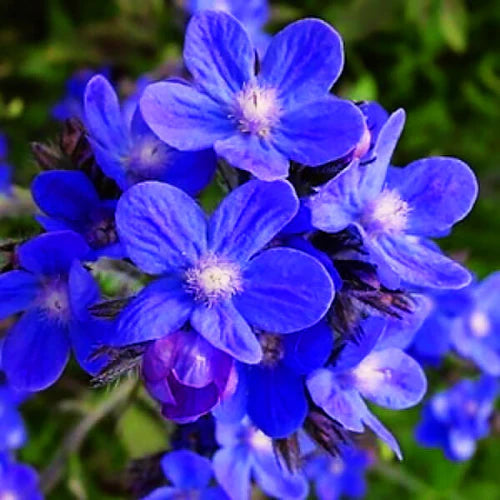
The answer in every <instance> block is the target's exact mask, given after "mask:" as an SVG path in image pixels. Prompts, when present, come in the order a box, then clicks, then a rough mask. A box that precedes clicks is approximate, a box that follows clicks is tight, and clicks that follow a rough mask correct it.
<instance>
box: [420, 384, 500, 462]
mask: <svg viewBox="0 0 500 500" xmlns="http://www.w3.org/2000/svg"><path fill="white" fill-rule="evenodd" d="M497 395H498V381H497V380H495V379H494V378H492V377H489V376H483V377H482V378H481V379H479V380H476V381H473V380H463V381H461V382H459V383H458V384H456V385H454V386H453V387H452V388H451V389H448V390H446V391H444V392H440V393H438V394H436V395H435V396H433V397H432V398H431V399H430V400H429V401H428V402H427V403H426V405H425V407H424V409H423V413H422V421H421V422H420V424H419V425H418V427H417V429H416V438H417V441H418V442H419V443H420V444H421V445H422V446H430V447H438V448H441V449H442V450H443V452H444V454H445V455H446V457H447V458H448V459H450V460H457V461H460V460H468V459H469V458H471V457H472V455H473V454H474V452H475V451H476V441H477V440H478V439H481V438H483V437H485V436H486V435H487V434H488V433H489V419H490V417H491V414H492V412H493V409H494V404H495V399H496V397H497Z"/></svg>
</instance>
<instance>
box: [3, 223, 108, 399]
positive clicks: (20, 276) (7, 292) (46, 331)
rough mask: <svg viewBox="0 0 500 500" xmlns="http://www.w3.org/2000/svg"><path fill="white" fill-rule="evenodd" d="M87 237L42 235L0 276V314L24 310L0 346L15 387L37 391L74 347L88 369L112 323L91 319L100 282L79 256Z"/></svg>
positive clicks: (62, 233)
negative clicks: (13, 265)
mask: <svg viewBox="0 0 500 500" xmlns="http://www.w3.org/2000/svg"><path fill="white" fill-rule="evenodd" d="M88 251H89V248H88V246H87V244H86V243H85V241H84V240H83V239H82V238H81V237H80V236H79V235H78V234H76V233H74V232H71V231H60V232H53V233H47V234H43V235H41V236H38V237H36V238H34V239H32V240H31V241H28V242H27V243H24V244H23V245H21V246H20V247H19V248H18V250H17V258H18V260H19V269H15V270H12V271H9V272H7V273H5V274H2V275H0V317H1V318H5V317H7V316H10V315H12V314H15V313H18V312H20V311H25V312H24V314H23V315H22V316H21V318H20V319H19V320H18V321H17V322H16V323H15V324H14V325H13V326H12V327H11V328H10V330H9V332H8V333H7V337H6V338H5V342H4V345H3V349H2V359H3V369H4V371H5V373H6V374H7V377H8V379H9V382H10V383H11V384H12V386H13V387H14V388H16V389H19V390H27V391H39V390H41V389H45V388H47V387H48V386H50V385H52V384H53V383H54V382H55V381H56V380H57V379H58V378H59V376H60V375H61V373H62V371H63V369H64V367H65V365H66V363H67V361H68V357H69V352H70V348H73V350H74V352H75V355H76V357H77V359H78V361H79V362H80V364H81V365H82V367H83V368H85V369H86V370H87V371H89V372H91V373H92V372H95V371H97V370H98V369H99V368H100V363H101V362H100V361H98V362H96V361H89V359H88V358H89V356H90V355H91V354H92V352H93V349H94V348H96V347H97V346H98V345H99V342H100V339H101V338H105V337H106V336H107V335H108V328H109V327H108V325H104V323H103V322H102V321H99V320H94V319H93V318H91V317H90V314H89V313H88V311H87V307H88V306H89V305H91V304H92V303H95V302H97V301H98V300H99V292H98V288H97V284H96V283H95V281H94V280H93V278H92V276H91V275H90V273H89V272H88V271H87V270H86V269H85V268H84V267H83V266H82V264H81V262H80V260H81V259H83V258H84V257H85V256H86V255H87V254H88Z"/></svg>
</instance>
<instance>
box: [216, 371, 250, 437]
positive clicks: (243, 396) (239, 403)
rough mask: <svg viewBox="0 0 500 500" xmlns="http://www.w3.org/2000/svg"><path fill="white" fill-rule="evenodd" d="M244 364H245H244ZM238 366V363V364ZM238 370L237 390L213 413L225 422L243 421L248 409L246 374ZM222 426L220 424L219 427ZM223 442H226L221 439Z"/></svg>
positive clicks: (218, 419)
mask: <svg viewBox="0 0 500 500" xmlns="http://www.w3.org/2000/svg"><path fill="white" fill-rule="evenodd" d="M243 366H244V365H243ZM237 367H238V365H237ZM240 372H241V370H238V382H237V385H236V390H235V392H234V393H233V394H232V395H231V396H230V397H229V398H226V399H225V400H223V401H221V403H220V404H219V405H218V406H217V407H216V408H214V410H213V411H212V415H213V416H214V417H215V418H216V419H217V421H218V422H221V423H223V424H237V423H239V422H241V421H242V419H243V417H244V416H245V415H246V411H247V400H248V391H247V385H246V378H245V377H244V374H241V375H240ZM219 427H220V428H221V427H222V426H218V428H219ZM219 442H220V443H221V444H225V443H223V442H222V441H219Z"/></svg>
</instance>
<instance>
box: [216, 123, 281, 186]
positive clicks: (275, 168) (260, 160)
mask: <svg viewBox="0 0 500 500" xmlns="http://www.w3.org/2000/svg"><path fill="white" fill-rule="evenodd" d="M214 148H215V151H216V153H217V154H218V155H219V156H222V157H223V158H224V159H225V160H226V161H227V162H228V163H229V164H231V165H232V166H233V167H237V168H241V169H242V170H246V171H247V172H250V173H251V174H253V175H254V176H255V177H257V179H260V180H262V181H274V180H277V179H284V178H285V177H287V176H288V168H289V162H288V158H287V156H286V155H285V154H283V153H281V152H280V151H278V149H277V148H276V145H274V144H272V143H271V142H269V141H268V140H266V139H262V138H260V137H257V136H256V135H254V134H240V133H237V134H234V135H231V136H230V137H228V138H226V139H224V140H218V141H217V142H216V143H215V145H214Z"/></svg>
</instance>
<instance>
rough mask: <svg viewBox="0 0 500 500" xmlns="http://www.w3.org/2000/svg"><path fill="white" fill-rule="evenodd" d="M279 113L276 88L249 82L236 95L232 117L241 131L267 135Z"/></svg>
mask: <svg viewBox="0 0 500 500" xmlns="http://www.w3.org/2000/svg"><path fill="white" fill-rule="evenodd" d="M280 115H281V107H280V105H279V101H278V97H277V95H276V89H273V88H261V87H259V86H258V85H257V84H255V83H250V84H248V85H246V86H245V87H244V88H243V90H241V91H240V92H239V93H238V94H237V95H236V105H235V111H234V118H235V119H236V121H237V122H238V127H239V129H240V130H241V132H245V133H250V134H255V135H258V136H259V137H263V138H264V137H267V136H268V135H269V133H270V131H271V129H272V127H273V125H275V124H276V123H277V121H278V119H279V117H280Z"/></svg>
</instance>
